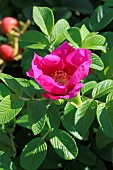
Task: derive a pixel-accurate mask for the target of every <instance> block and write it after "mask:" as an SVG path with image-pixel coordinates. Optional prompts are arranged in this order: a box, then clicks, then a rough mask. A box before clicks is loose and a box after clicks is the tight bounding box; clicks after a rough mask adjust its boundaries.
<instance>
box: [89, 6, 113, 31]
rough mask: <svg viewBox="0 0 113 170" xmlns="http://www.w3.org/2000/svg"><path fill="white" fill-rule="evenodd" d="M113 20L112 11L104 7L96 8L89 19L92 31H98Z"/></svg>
mask: <svg viewBox="0 0 113 170" xmlns="http://www.w3.org/2000/svg"><path fill="white" fill-rule="evenodd" d="M112 20H113V9H112V8H108V7H106V6H98V7H97V8H96V9H95V11H94V12H93V14H92V16H91V18H90V24H91V28H92V30H93V31H99V30H101V29H103V28H104V27H106V26H107V25H108V24H109V23H110V22H111V21H112Z"/></svg>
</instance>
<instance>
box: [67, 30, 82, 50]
mask: <svg viewBox="0 0 113 170" xmlns="http://www.w3.org/2000/svg"><path fill="white" fill-rule="evenodd" d="M64 35H65V37H66V38H67V40H68V41H69V42H70V43H71V44H72V45H73V46H74V47H76V48H79V47H80V46H81V41H82V39H81V34H80V30H79V28H77V27H71V28H69V29H68V30H66V31H65V33H64Z"/></svg>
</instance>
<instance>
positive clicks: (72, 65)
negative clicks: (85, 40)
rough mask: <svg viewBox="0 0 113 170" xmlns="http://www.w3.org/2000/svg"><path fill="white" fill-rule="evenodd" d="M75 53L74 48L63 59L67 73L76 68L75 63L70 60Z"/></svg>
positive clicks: (71, 73) (70, 73) (71, 72)
mask: <svg viewBox="0 0 113 170" xmlns="http://www.w3.org/2000/svg"><path fill="white" fill-rule="evenodd" d="M75 55H76V49H75V50H74V51H73V52H71V53H70V54H69V55H68V56H67V57H66V59H65V68H64V69H65V72H66V73H67V74H68V75H73V73H74V72H75V70H76V69H77V66H76V63H73V62H72V59H73V58H74V57H75Z"/></svg>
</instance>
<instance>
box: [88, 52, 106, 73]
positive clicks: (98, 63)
mask: <svg viewBox="0 0 113 170" xmlns="http://www.w3.org/2000/svg"><path fill="white" fill-rule="evenodd" d="M91 59H92V64H91V66H90V67H91V68H94V69H96V70H99V71H101V70H103V69H104V63H103V61H102V60H101V58H100V57H99V56H98V55H96V54H94V53H92V55H91Z"/></svg>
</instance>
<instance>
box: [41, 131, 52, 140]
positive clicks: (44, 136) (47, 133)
mask: <svg viewBox="0 0 113 170" xmlns="http://www.w3.org/2000/svg"><path fill="white" fill-rule="evenodd" d="M50 132H51V129H49V130H48V131H47V132H46V133H45V135H44V136H43V137H42V139H43V140H44V139H45V138H46V136H47V135H48V134H49V133H50Z"/></svg>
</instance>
